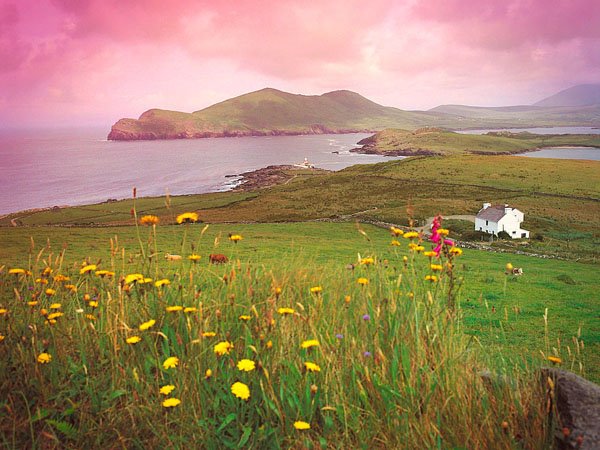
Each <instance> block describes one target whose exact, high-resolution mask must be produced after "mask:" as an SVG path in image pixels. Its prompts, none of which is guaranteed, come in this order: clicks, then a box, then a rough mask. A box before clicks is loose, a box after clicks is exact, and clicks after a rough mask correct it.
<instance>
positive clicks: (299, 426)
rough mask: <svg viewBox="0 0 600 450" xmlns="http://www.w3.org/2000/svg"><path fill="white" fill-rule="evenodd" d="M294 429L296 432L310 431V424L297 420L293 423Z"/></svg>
mask: <svg viewBox="0 0 600 450" xmlns="http://www.w3.org/2000/svg"><path fill="white" fill-rule="evenodd" d="M294 428H295V429H296V430H310V423H308V422H303V421H302V420H297V421H296V422H294Z"/></svg>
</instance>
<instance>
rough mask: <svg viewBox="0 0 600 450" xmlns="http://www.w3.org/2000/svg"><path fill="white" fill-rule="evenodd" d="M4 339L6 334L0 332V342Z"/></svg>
mask: <svg viewBox="0 0 600 450" xmlns="http://www.w3.org/2000/svg"><path fill="white" fill-rule="evenodd" d="M4 339H6V336H4V335H3V334H0V342H2V341H3V340H4Z"/></svg>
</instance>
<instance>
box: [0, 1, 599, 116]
mask: <svg viewBox="0 0 600 450" xmlns="http://www.w3.org/2000/svg"><path fill="white" fill-rule="evenodd" d="M598 55H600V2H597V1H595V0H587V1H586V0H545V1H542V0H506V1H502V2H500V1H492V0H478V1H475V0H409V1H405V2H397V1H394V0H372V1H371V2H369V3H368V4H367V3H365V2H364V0H361V1H359V0H320V1H317V0H311V1H309V0H307V1H304V2H301V3H299V2H297V1H295V0H279V1H277V2H274V1H269V0H237V1H235V2H220V1H214V0H177V1H176V0H173V1H170V2H168V3H166V2H165V1H164V0H146V1H144V2H140V1H138V0H119V1H117V0H20V1H18V2H17V1H14V2H12V3H10V2H7V3H6V4H3V5H2V6H0V58H2V59H1V60H2V62H3V63H2V64H1V65H0V83H2V85H3V87H5V90H4V92H3V93H2V100H1V102H0V120H21V119H20V118H21V117H22V118H23V120H27V117H28V116H29V115H31V114H34V113H35V115H36V116H39V117H42V116H44V114H45V116H46V117H47V118H48V120H53V119H54V118H55V117H59V116H61V117H65V121H68V120H69V119H68V118H69V117H82V116H88V117H92V116H93V117H100V116H103V117H108V116H112V115H119V116H121V115H122V114H127V115H135V116H137V115H139V114H140V113H141V112H142V111H143V110H145V109H148V108H150V107H167V108H173V109H181V110H188V111H190V110H195V109H198V108H201V107H203V106H206V105H207V104H209V103H211V102H214V101H218V100H223V99H225V98H228V97H231V96H234V95H238V94H241V93H243V92H245V91H246V90H252V89H259V88H262V87H264V86H273V87H278V88H281V89H286V90H289V91H292V92H297V93H321V92H323V91H327V90H333V89H340V88H346V89H352V90H356V91H358V92H360V93H362V94H363V95H366V96H367V97H373V99H374V100H377V101H381V102H383V103H385V104H388V105H391V106H401V107H407V108H408V107H420V108H422V107H426V106H435V105H436V104H438V103H447V102H454V101H456V102H464V103H466V102H470V103H478V104H494V103H496V104H509V103H514V102H519V100H521V101H528V100H531V101H534V100H536V99H539V98H541V97H542V96H543V95H545V94H547V93H552V92H551V91H552V90H554V89H558V88H565V87H568V86H569V85H572V84H576V83H577V82H586V81H587V82H589V81H593V80H595V79H598V77H600V57H599V56H598ZM502 92H504V94H502ZM154 102H156V103H154ZM150 103H152V104H150ZM19 111H20V114H21V116H19V115H18V114H17V113H18V112H19ZM119 111H121V112H122V113H119Z"/></svg>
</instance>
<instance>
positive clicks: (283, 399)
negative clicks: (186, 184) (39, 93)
mask: <svg viewBox="0 0 600 450" xmlns="http://www.w3.org/2000/svg"><path fill="white" fill-rule="evenodd" d="M138 232H139V237H138ZM230 233H235V234H241V235H242V236H243V239H242V240H241V241H239V242H238V243H237V244H235V243H233V242H231V241H230V240H229V239H228V236H229V234H230ZM0 239H1V241H2V242H3V244H4V245H3V252H2V260H1V261H0V265H4V267H3V269H2V271H1V272H0V282H1V284H0V292H1V293H2V299H4V300H3V302H4V303H3V304H2V305H0V306H2V308H3V312H2V317H1V318H0V319H1V320H0V334H1V335H2V336H3V338H2V342H0V353H1V354H2V358H0V367H1V370H2V372H3V373H5V374H12V376H8V377H4V378H3V380H2V381H1V382H0V383H1V384H0V386H1V388H0V393H1V394H2V395H1V398H2V399H3V400H2V401H3V410H4V411H5V412H4V413H3V414H2V415H1V416H0V429H1V430H2V432H1V433H0V436H2V443H3V445H4V446H6V447H15V448H18V447H22V446H23V445H31V446H36V447H37V446H41V447H52V446H64V447H80V446H82V445H86V446H92V447H96V446H106V445H109V446H111V447H114V446H123V447H156V446H161V447H162V446H175V447H177V446H182V445H185V444H186V443H189V442H190V440H191V439H193V440H195V441H197V442H203V445H205V446H206V447H207V448H223V447H227V448H239V447H243V446H250V447H263V448H266V447H268V448H278V447H285V448H288V447H290V446H292V447H303V448H315V447H321V448H325V447H327V446H333V447H336V446H342V447H345V448H349V447H353V448H372V447H379V448H400V447H404V448H416V447H426V448H431V447H439V448H447V447H468V448H475V447H478V448H491V447H503V448H508V447H525V448H545V447H546V446H547V445H548V441H547V439H548V436H549V434H548V433H549V430H548V428H547V426H548V425H547V422H546V418H545V414H546V413H545V410H544V404H545V403H544V400H543V394H542V391H541V390H542V389H543V387H540V389H538V383H537V380H538V376H537V375H536V368H538V367H540V366H542V365H545V364H549V363H548V361H547V357H548V356H555V357H560V358H561V359H562V365H563V366H564V367H567V368H569V369H571V370H574V371H575V372H578V373H581V374H582V375H584V376H587V377H588V378H590V379H593V380H598V378H599V376H600V373H599V372H598V367H599V364H598V362H599V361H598V355H599V354H600V352H599V351H598V349H599V348H600V342H599V336H600V330H599V329H598V321H597V314H598V309H597V294H596V293H597V291H598V287H599V286H598V281H597V280H598V278H597V277H596V276H595V274H596V270H595V267H593V266H591V265H585V264H577V263H573V262H565V261H554V260H543V259H538V258H531V257H525V256H517V255H502V254H496V253H488V252H481V251H469V250H465V251H464V253H463V254H462V255H458V256H456V255H454V256H452V255H451V254H450V253H444V255H446V256H442V259H441V260H440V261H439V262H440V263H441V266H440V270H439V271H438V269H434V268H433V267H430V263H437V262H438V261H437V259H435V258H434V260H432V261H430V258H428V257H427V256H424V255H423V254H422V253H421V252H419V251H418V250H410V244H413V246H414V245H417V244H418V243H419V242H417V241H416V240H414V241H413V240H411V239H407V238H403V237H397V238H395V239H397V240H398V241H399V244H400V245H399V246H395V245H391V242H392V239H393V238H392V236H390V233H389V231H387V230H382V229H380V228H376V227H372V226H368V225H364V226H360V227H359V226H357V225H354V224H349V223H345V224H332V223H296V224H214V225H209V226H208V228H205V226H204V225H203V224H193V225H181V226H172V225H165V226H163V225H159V226H158V227H156V228H155V229H154V228H153V227H144V228H142V229H140V230H139V231H138V230H136V228H135V227H102V228H89V227H86V228H77V227H71V228H64V227H54V228H53V227H31V228H24V227H22V228H19V227H17V228H2V229H0ZM422 244H423V246H424V247H425V248H426V249H428V248H429V247H430V244H429V243H427V242H423V243H422ZM447 250H448V248H446V251H447ZM165 253H170V254H174V253H178V254H181V255H182V256H183V259H182V260H181V261H167V260H166V259H165V258H164V255H165ZM208 253H223V254H225V255H227V256H228V257H229V260H230V261H229V262H228V263H227V264H224V265H220V266H213V265H208V264H207V255H208ZM190 254H200V255H201V258H200V260H199V262H197V263H194V262H193V261H191V260H189V259H188V258H187V257H188V256H189V255H190ZM370 258H372V259H370ZM507 262H511V263H512V264H513V265H514V266H516V267H523V269H524V272H525V275H523V276H521V277H512V276H507V275H506V274H505V273H504V270H505V265H506V263H507ZM351 263H353V264H354V265H355V267H354V269H352V270H350V269H348V268H347V266H348V264H351ZM90 264H93V265H95V266H96V267H95V268H93V269H92V268H90V266H89V265H90ZM15 267H19V268H23V269H27V270H31V272H32V273H31V275H27V274H19V273H17V274H9V273H8V269H9V268H13V269H14V268H15ZM46 268H48V269H46ZM102 269H104V270H108V271H110V272H114V275H111V274H108V275H104V277H101V276H99V274H98V275H96V274H95V273H94V271H95V270H102ZM50 270H51V272H50ZM82 271H83V272H84V273H81V272H82ZM86 271H87V272H86ZM138 273H139V274H140V275H139V276H140V277H142V278H143V277H149V278H151V279H152V281H151V282H148V283H145V284H142V283H141V282H134V281H131V280H129V281H128V278H133V277H127V275H130V274H138ZM432 274H433V275H435V276H436V277H438V279H437V280H436V281H434V282H431V281H427V280H426V279H425V277H426V276H428V275H429V276H430V275H432ZM57 275H65V276H68V277H70V279H69V280H64V281H61V280H60V279H59V278H55V277H56V276H57ZM161 279H166V280H169V283H168V284H164V285H163V286H161V287H155V286H154V282H155V281H157V280H161ZM44 280H46V281H47V284H44V283H43V281H44ZM365 280H366V281H365ZM69 284H72V285H73V287H70V286H69ZM48 289H50V290H48ZM57 303H59V304H60V305H57ZM184 307H185V308H187V309H186V310H185V312H184V311H183V310H182V309H183V308H184ZM280 308H288V309H285V310H280ZM44 310H45V311H44ZM57 313H58V315H56V314H57ZM288 313H289V314H288ZM52 314H54V315H52ZM61 314H62V315H61ZM544 316H546V318H547V320H545V319H544ZM151 320H152V321H155V322H149V321H151ZM53 321H54V322H53ZM143 324H146V325H143ZM212 333H214V334H215V335H214V336H212ZM138 338H139V342H136V341H137V340H138ZM128 339H129V340H130V341H128ZM219 342H221V343H222V344H221V345H220V346H217V344H218V343H219ZM226 343H231V346H229V344H226ZM317 344H318V345H317ZM310 345H315V346H314V347H310ZM174 358H176V359H174ZM309 363H311V364H309ZM486 369H489V370H491V371H492V373H497V374H499V375H508V376H509V378H510V383H509V384H502V383H500V384H495V385H493V386H492V387H489V386H487V385H486V384H485V383H483V381H482V380H481V378H480V377H479V375H478V373H479V372H480V371H482V370H486ZM239 383H241V384H239ZM486 386H487V387H486ZM161 390H162V393H161ZM168 391H170V392H168ZM307 427H309V428H308V429H303V428H307Z"/></svg>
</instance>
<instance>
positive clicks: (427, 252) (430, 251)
mask: <svg viewBox="0 0 600 450" xmlns="http://www.w3.org/2000/svg"><path fill="white" fill-rule="evenodd" d="M423 255H424V256H427V257H429V258H433V257H434V256H437V253H436V252H434V251H433V250H429V251H426V252H423Z"/></svg>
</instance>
